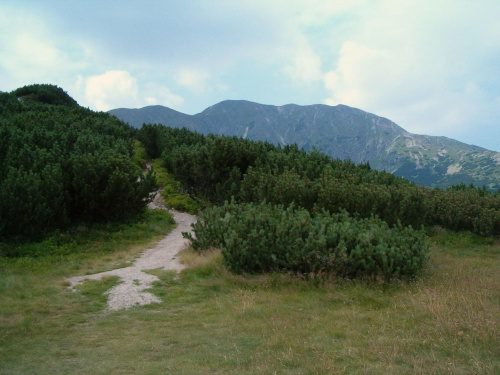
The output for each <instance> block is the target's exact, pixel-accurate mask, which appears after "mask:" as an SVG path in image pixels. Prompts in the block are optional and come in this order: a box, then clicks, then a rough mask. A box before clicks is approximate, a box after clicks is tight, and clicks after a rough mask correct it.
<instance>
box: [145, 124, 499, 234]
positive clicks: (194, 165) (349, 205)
mask: <svg viewBox="0 0 500 375" xmlns="http://www.w3.org/2000/svg"><path fill="white" fill-rule="evenodd" d="M140 137H141V140H142V141H143V142H144V144H146V145H149V146H147V147H149V148H148V152H150V153H155V154H156V155H160V154H161V155H162V157H163V160H164V163H165V166H166V167H167V169H168V171H169V173H171V174H172V176H173V177H174V178H175V179H177V180H178V181H180V182H181V184H182V185H183V187H184V189H185V190H186V191H187V192H188V193H189V194H191V195H192V196H193V197H195V196H198V197H201V198H203V199H207V200H209V201H211V202H212V203H215V204H221V203H222V202H223V201H225V200H230V199H231V197H234V199H236V201H238V202H262V201H264V200H265V201H267V202H269V203H272V204H282V205H284V206H288V205H289V204H291V203H294V204H295V205H296V206H300V207H303V208H305V209H307V210H309V211H311V212H314V211H321V210H322V209H325V210H328V211H330V212H332V213H338V212H341V211H342V210H346V211H348V212H349V213H351V214H352V215H354V216H357V217H362V218H368V217H370V216H372V215H377V216H378V217H380V218H381V219H382V220H384V221H386V222H387V223H388V224H389V225H390V226H393V225H396V224H397V223H398V222H400V223H401V224H403V225H412V226H413V227H415V228H418V227H420V226H421V225H441V226H443V227H445V228H449V229H452V230H471V231H473V232H475V233H478V234H482V235H495V234H500V194H498V193H497V194H493V193H491V192H488V191H486V190H485V189H477V188H474V187H466V186H464V185H462V186H461V185H458V186H455V187H452V188H449V189H446V190H442V189H429V188H425V187H420V186H416V185H414V184H413V183H410V182H409V181H407V180H405V179H402V178H398V177H396V176H394V175H392V174H389V173H385V172H379V171H375V170H372V169H371V168H370V166H369V165H368V164H366V165H355V164H353V163H352V162H349V161H340V160H333V159H331V158H330V157H329V156H327V155H325V154H322V153H320V152H317V151H313V152H305V151H303V150H299V149H298V147H297V146H295V145H292V146H285V147H279V146H274V145H272V144H269V143H265V142H255V141H250V140H245V139H240V138H236V137H219V136H214V135H208V136H203V135H201V134H198V133H194V132H191V131H188V130H187V129H172V128H167V127H162V126H159V125H147V126H144V127H143V128H142V129H141V131H140Z"/></svg>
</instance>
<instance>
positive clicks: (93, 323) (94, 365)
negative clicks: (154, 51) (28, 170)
mask: <svg viewBox="0 0 500 375" xmlns="http://www.w3.org/2000/svg"><path fill="white" fill-rule="evenodd" d="M171 225H172V224H171V221H170V220H169V218H168V217H166V216H165V214H162V213H155V214H149V216H147V217H146V218H145V219H144V220H143V222H141V223H138V224H134V225H123V226H120V227H119V228H118V227H115V228H113V230H110V228H107V231H104V230H103V228H96V229H95V228H91V229H88V231H87V233H86V234H85V235H82V236H81V237H78V236H76V237H75V236H73V237H72V238H73V239H72V240H71V241H69V240H68V241H67V242H66V243H65V241H64V240H63V239H59V240H58V241H59V242H58V241H57V240H56V239H52V240H50V239H49V240H48V241H49V243H48V244H47V243H45V244H39V246H44V247H47V246H49V245H50V246H53V248H54V249H53V251H52V252H51V253H50V254H49V255H44V256H37V252H36V249H33V248H29V249H27V250H26V253H27V254H31V256H25V257H21V258H5V257H4V258H0V262H1V263H0V374H28V373H34V374H35V373H36V374H69V373H71V374H90V373H92V374H107V375H109V374H161V373H162V374H498V373H499V372H500V351H499V348H500V340H499V334H498V326H499V323H500V322H499V321H500V298H499V297H500V285H499V283H500V272H499V250H500V242H499V241H498V239H497V240H491V239H484V238H482V237H478V236H475V235H472V234H470V233H458V234H457V233H453V232H448V231H435V232H433V233H432V234H431V236H430V239H429V241H430V243H431V253H430V262H429V266H428V268H427V270H426V271H425V273H424V274H423V275H421V276H420V278H419V279H417V280H415V281H413V282H400V283H393V284H381V283H374V282H363V281H346V280H336V279H326V278H316V279H309V280H305V279H299V278H297V277H293V276H289V275H278V274H271V275H259V276H249V275H239V276H238V275H233V274H231V273H229V272H228V271H227V270H226V269H225V268H224V266H223V264H222V257H221V255H220V252H218V251H217V250H214V251H211V252H208V253H205V254H202V255H199V254H197V253H195V252H193V251H192V250H191V249H186V250H184V251H183V252H182V258H183V261H184V262H185V264H186V265H187V267H188V268H187V269H185V270H184V271H183V272H182V273H181V275H180V278H176V277H175V274H174V273H173V272H166V271H161V270H151V273H153V274H155V275H157V276H159V277H160V279H161V282H157V283H156V284H155V286H154V288H153V292H154V293H155V294H156V295H157V296H159V297H160V298H161V299H162V300H163V302H162V303H160V304H152V305H149V306H143V307H136V308H133V309H129V310H122V311H117V312H108V311H106V297H105V296H104V295H103V292H105V291H106V290H108V289H109V288H111V287H112V286H113V285H115V284H116V283H118V282H119V280H118V279H116V278H108V279H104V280H102V281H86V282H85V283H84V284H83V285H82V286H81V287H80V288H79V290H78V291H77V292H76V293H73V292H71V291H70V290H69V289H68V288H67V283H66V282H65V277H67V276H74V275H77V274H85V273H95V272H99V271H103V270H106V269H111V268H116V267H120V266H126V265H127V264H129V262H130V261H131V260H132V258H133V257H135V256H137V255H138V254H139V253H140V252H141V251H142V250H143V249H145V248H147V247H148V246H150V245H151V244H152V243H153V242H154V241H157V240H158V239H159V237H160V236H161V235H162V234H164V233H165V232H166V231H167V230H168V228H169V227H170V226H171ZM73 235H74V233H73ZM59 237H62V238H64V236H63V235H60V236H59ZM4 246H6V245H4ZM31 246H32V247H33V246H35V245H31ZM68 246H69V247H71V251H66V250H65V248H66V247H68ZM75 249H77V250H78V251H76V252H75Z"/></svg>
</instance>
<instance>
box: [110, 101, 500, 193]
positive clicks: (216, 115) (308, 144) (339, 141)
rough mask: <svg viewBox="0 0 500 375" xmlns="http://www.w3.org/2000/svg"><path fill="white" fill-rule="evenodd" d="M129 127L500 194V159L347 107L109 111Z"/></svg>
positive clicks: (224, 105) (240, 104)
mask: <svg viewBox="0 0 500 375" xmlns="http://www.w3.org/2000/svg"><path fill="white" fill-rule="evenodd" d="M109 113H111V114H112V115H114V116H116V117H117V118H119V119H120V120H123V121H124V122H127V123H129V124H130V125H132V126H134V127H137V128H140V127H141V126H142V124H143V123H151V124H163V125H166V126H171V127H186V128H188V129H190V130H194V131H197V132H200V133H203V134H208V133H214V134H220V135H228V136H238V137H243V138H248V139H253V140H262V141H268V142H271V143H274V144H282V145H286V144H292V143H296V144H297V145H298V146H299V147H303V148H304V149H305V150H311V149H313V148H316V149H318V150H321V151H323V152H325V153H326V154H328V155H330V156H332V157H334V158H340V159H350V160H352V161H354V162H355V163H366V162H369V163H370V165H371V166H372V168H376V169H378V170H385V171H387V172H391V173H394V174H395V175H397V176H400V177H405V178H407V179H408V180H410V181H414V182H416V183H418V184H422V185H426V186H436V187H447V186H450V185H454V184H459V183H462V182H463V183H465V184H470V183H474V184H475V185H476V186H483V185H484V186H486V187H487V188H488V189H490V190H495V191H496V190H498V189H500V153H498V152H494V151H489V150H486V149H484V148H481V147H478V146H472V145H468V144H465V143H462V142H458V141H456V140H453V139H450V138H446V137H435V136H426V135H417V134H411V133H409V132H407V131H406V130H404V129H403V128H401V127H400V126H398V125H397V124H395V123H394V122H392V121H390V120H388V119H386V118H383V117H379V116H376V115H374V114H371V113H368V112H365V111H362V110H360V109H357V108H352V107H348V106H345V105H337V106H327V105H320V104H318V105H308V106H299V105H295V104H288V105H283V106H279V107H278V106H272V105H263V104H259V103H253V102H249V101H244V100H227V101H223V102H221V103H218V104H215V105H213V106H211V107H209V108H207V109H205V110H204V111H203V112H201V113H198V114H196V115H186V114H184V113H181V112H177V111H174V110H172V109H170V108H167V107H163V106H149V107H144V108H140V109H126V108H119V109H114V110H111V111H109Z"/></svg>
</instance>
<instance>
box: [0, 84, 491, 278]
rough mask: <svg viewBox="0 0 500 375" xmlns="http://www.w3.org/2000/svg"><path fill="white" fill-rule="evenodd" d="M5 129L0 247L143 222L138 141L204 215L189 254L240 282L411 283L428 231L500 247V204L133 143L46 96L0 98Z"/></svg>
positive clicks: (142, 135)
mask: <svg viewBox="0 0 500 375" xmlns="http://www.w3.org/2000/svg"><path fill="white" fill-rule="evenodd" d="M0 116H1V117H0V119H1V120H0V121H1V122H0V175H1V176H2V179H1V180H0V212H1V216H0V238H4V239H13V238H14V239H16V238H28V239H36V238H40V237H43V236H44V235H45V234H47V233H50V232H51V231H54V230H59V229H64V228H67V227H70V226H74V225H78V224H80V223H92V222H99V221H109V220H118V221H120V220H124V219H125V218H127V217H130V216H133V215H136V214H137V213H139V212H141V211H142V210H143V209H144V207H145V203H146V202H147V200H148V198H149V194H150V192H151V191H152V190H153V189H154V188H155V185H156V180H155V175H154V172H151V171H150V172H148V173H147V174H146V175H144V176H143V175H142V173H141V171H140V168H138V166H137V165H136V162H134V159H133V152H134V151H133V150H134V147H133V142H134V138H138V139H139V140H140V141H141V142H142V144H143V146H144V148H145V150H146V152H147V154H148V155H149V157H151V158H155V159H158V158H160V160H161V162H162V163H163V167H164V168H165V169H166V171H167V172H168V174H169V175H168V176H163V177H162V178H163V179H168V180H169V181H170V182H171V183H172V181H173V182H175V185H176V190H183V191H185V192H186V193H188V194H189V195H190V196H191V197H192V198H194V201H193V202H204V203H208V204H209V205H211V207H210V208H209V209H207V210H205V211H204V212H202V213H201V220H200V223H199V224H198V225H197V226H196V230H195V232H196V237H197V239H192V241H193V245H194V247H196V248H197V249H204V248H208V247H212V246H216V247H220V248H221V249H222V251H223V254H224V259H225V262H226V264H227V265H228V266H229V268H231V269H232V270H233V271H236V272H264V271H270V270H272V271H274V270H280V271H281V270H284V271H293V272H299V273H322V272H334V273H336V274H339V275H343V276H347V277H356V276H370V277H382V278H384V279H390V278H393V277H405V276H413V275H415V274H416V273H417V272H418V271H419V270H420V269H421V268H422V267H423V266H424V265H425V260H426V257H427V254H426V253H427V251H426V249H427V248H426V245H425V241H424V240H423V237H422V233H421V232H420V229H421V228H422V227H431V226H435V225H439V226H441V227H444V228H447V229H450V230H469V231H472V232H474V233H477V234H480V235H486V236H494V235H498V234H500V194H499V193H493V192H489V191H487V190H485V189H481V188H476V187H474V186H465V185H457V186H453V187H451V188H448V189H445V190H443V189H430V188H425V187H422V186H417V185H415V184H413V183H410V182H409V181H407V180H405V179H403V178H399V177H396V176H394V175H392V174H390V173H386V172H381V171H376V170H372V169H371V168H370V165H369V164H361V165H355V164H354V163H352V162H350V161H341V160H335V159H332V158H331V157H329V156H327V155H325V154H323V153H321V152H319V151H317V150H314V151H312V152H305V151H304V150H301V149H299V148H298V147H297V146H296V145H288V146H284V147H281V146H275V145H272V144H270V143H266V142H257V141H251V140H246V139H241V138H237V137H225V136H217V135H207V136H204V135H201V134H199V133H196V132H192V131H189V130H187V129H173V128H169V127H165V126H161V125H151V124H148V125H144V126H143V127H142V128H141V129H140V130H139V131H137V130H135V129H133V128H131V127H129V126H127V125H126V124H124V123H123V122H121V121H119V120H117V119H116V118H115V117H113V116H110V115H108V114H105V113H97V112H93V111H91V110H89V109H85V108H82V107H80V106H79V105H78V104H77V103H76V102H75V101H74V100H73V99H72V98H71V97H69V96H68V95H67V94H66V93H65V92H64V91H63V90H62V89H60V88H58V87H55V86H51V85H31V86H26V87H23V88H21V89H18V90H15V91H13V92H11V93H1V94H0ZM157 162H158V161H157ZM162 173H163V172H162ZM227 202H231V203H227ZM193 207H194V206H193ZM193 207H192V205H190V208H191V209H193ZM234 212H238V214H237V215H236V214H234ZM10 255H15V254H10Z"/></svg>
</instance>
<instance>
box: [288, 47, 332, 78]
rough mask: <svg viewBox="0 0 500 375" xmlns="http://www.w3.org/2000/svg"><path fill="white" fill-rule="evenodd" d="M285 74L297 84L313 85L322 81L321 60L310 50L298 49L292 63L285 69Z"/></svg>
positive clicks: (305, 48)
mask: <svg viewBox="0 0 500 375" xmlns="http://www.w3.org/2000/svg"><path fill="white" fill-rule="evenodd" d="M285 73H286V74H287V75H288V76H289V77H290V78H291V79H292V81H294V82H297V83H306V84H308V83H314V82H317V81H320V80H321V79H322V76H323V74H322V72H321V58H320V57H319V56H318V55H317V54H316V53H314V52H313V51H312V50H311V49H310V48H307V47H304V48H300V49H298V50H297V51H296V52H295V56H293V62H292V64H290V65H287V66H286V67H285Z"/></svg>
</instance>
